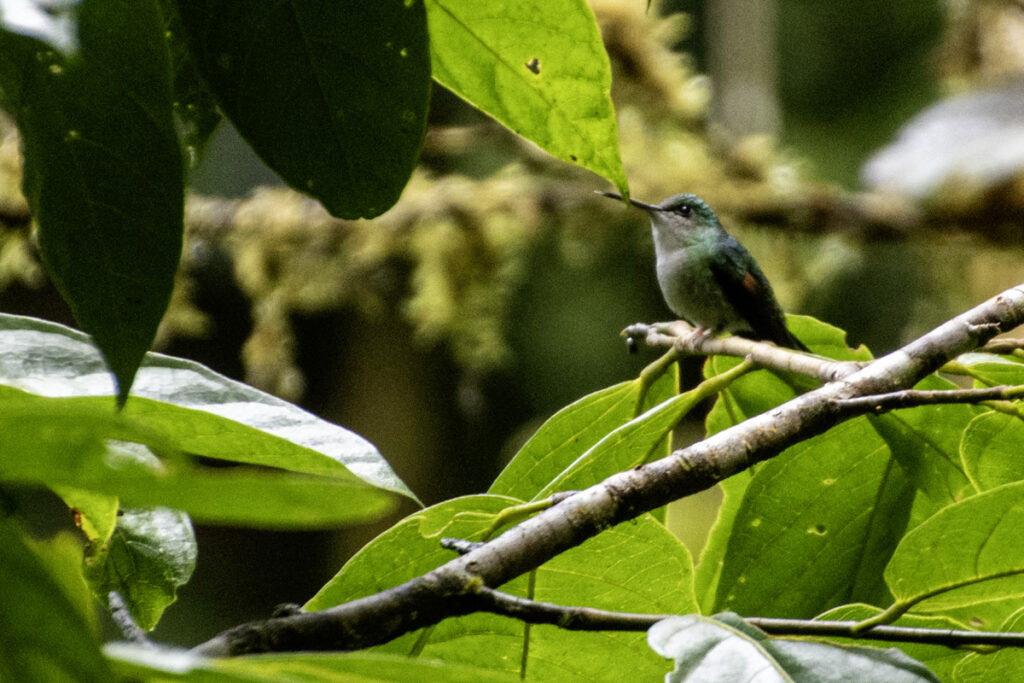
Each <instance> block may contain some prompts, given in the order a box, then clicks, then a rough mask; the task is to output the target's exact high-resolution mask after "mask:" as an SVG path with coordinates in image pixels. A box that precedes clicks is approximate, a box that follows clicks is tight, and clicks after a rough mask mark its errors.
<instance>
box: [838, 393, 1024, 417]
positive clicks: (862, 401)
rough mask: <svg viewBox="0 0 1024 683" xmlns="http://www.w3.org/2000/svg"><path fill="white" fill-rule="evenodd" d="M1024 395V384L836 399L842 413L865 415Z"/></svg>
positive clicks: (997, 399)
mask: <svg viewBox="0 0 1024 683" xmlns="http://www.w3.org/2000/svg"><path fill="white" fill-rule="evenodd" d="M1021 398H1024V387H1011V386H996V387H984V388H981V389H947V390H939V391H915V390H913V389H904V390H902V391H892V392H889V393H887V394H875V395H873V396H858V397H856V398H845V399H835V400H834V401H833V402H832V403H833V405H834V406H835V409H836V410H837V411H839V412H840V413H843V414H846V413H847V412H849V413H850V414H851V415H863V414H865V413H875V414H881V413H887V412H889V411H890V410H897V409H899V408H914V407H917V406H927V405H939V404H947V403H982V402H985V401H1012V400H1016V399H1021Z"/></svg>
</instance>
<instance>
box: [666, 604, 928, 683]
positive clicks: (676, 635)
mask: <svg viewBox="0 0 1024 683" xmlns="http://www.w3.org/2000/svg"><path fill="white" fill-rule="evenodd" d="M648 641H649V642H650V645H651V647H652V648H653V649H654V650H655V651H656V652H657V653H658V654H660V655H661V656H663V657H668V658H669V659H674V660H675V662H676V669H675V671H673V672H672V673H671V674H670V675H669V676H668V677H667V678H666V679H665V680H666V681H671V682H673V683H675V682H677V681H678V682H682V681H754V680H756V681H757V682H758V683H772V682H774V681H778V682H779V683H787V682H792V683H847V682H848V683H873V682H877V683H924V682H926V681H928V682H931V683H938V679H937V678H935V676H934V675H933V674H932V673H931V672H930V671H928V669H927V668H926V667H925V666H924V665H922V664H921V663H920V662H916V661H914V660H913V659H911V658H910V657H908V656H907V655H905V654H903V653H902V652H900V651H899V650H897V649H895V648H890V649H888V650H881V649H876V648H867V647H838V646H833V645H826V644H824V643H817V642H813V641H806V640H789V639H785V638H769V637H768V636H766V635H765V634H764V633H762V632H761V631H759V630H757V629H755V628H753V627H751V626H749V625H746V624H745V623H743V621H742V620H741V619H739V617H737V616H736V615H735V614H731V613H730V614H725V615H718V616H717V617H716V618H714V619H712V618H709V617H699V616H695V615H690V616H685V617H672V618H670V619H665V620H664V621H660V622H658V623H657V624H655V625H654V626H653V627H651V629H650V631H648Z"/></svg>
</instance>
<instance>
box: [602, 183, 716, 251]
mask: <svg viewBox="0 0 1024 683" xmlns="http://www.w3.org/2000/svg"><path fill="white" fill-rule="evenodd" d="M598 194H601V195H604V196H605V197H611V198H612V199H622V197H621V196H620V195H617V194H613V193H611V192H598ZM629 203H630V204H632V205H633V206H635V207H637V208H640V209H643V210H644V211H646V212H647V215H648V216H650V218H651V226H652V227H653V228H654V236H655V241H656V242H658V243H659V244H662V245H663V246H665V247H677V246H684V245H685V243H686V242H688V241H689V240H691V239H694V238H697V237H698V235H699V234H700V233H702V232H703V231H704V230H706V229H712V230H715V231H717V230H721V229H722V224H721V223H720V222H719V221H718V216H716V215H715V212H714V211H712V210H711V207H709V206H708V205H707V204H705V203H704V200H703V199H701V198H700V197H698V196H697V195H695V194H674V195H672V196H671V197H669V198H668V199H665V200H663V201H662V202H661V203H659V204H646V203H644V202H641V201H637V200H635V199H632V198H631V199H630V200H629Z"/></svg>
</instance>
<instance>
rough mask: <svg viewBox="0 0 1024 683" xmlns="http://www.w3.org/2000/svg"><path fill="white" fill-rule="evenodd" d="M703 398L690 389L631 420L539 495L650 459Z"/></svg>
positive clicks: (583, 484)
mask: <svg viewBox="0 0 1024 683" xmlns="http://www.w3.org/2000/svg"><path fill="white" fill-rule="evenodd" d="M703 398H704V396H703V394H700V393H698V392H697V391H696V390H692V391H688V392H686V393H684V394H679V395H678V396H674V397H672V398H670V399H669V400H667V401H665V402H664V403H662V404H661V405H658V406H656V407H654V408H651V409H650V410H648V411H647V412H646V413H644V414H643V415H640V416H639V417H637V418H635V419H633V420H630V421H629V422H627V423H626V424H624V425H623V426H621V427H619V428H618V429H616V430H615V431H613V432H611V433H610V434H608V436H606V437H604V438H603V439H601V440H600V441H598V442H597V443H596V444H595V445H594V446H593V447H592V448H590V449H589V450H587V452H586V453H584V454H583V455H581V456H580V457H579V458H578V459H577V460H576V461H575V462H573V463H572V464H571V465H570V466H569V467H567V468H566V469H565V470H564V471H563V472H562V473H561V474H560V475H558V476H557V477H555V479H554V480H552V481H551V483H550V484H548V485H547V486H545V487H544V488H543V489H541V491H540V493H538V494H537V496H536V497H537V498H545V497H547V496H550V495H551V494H552V493H555V492H556V491H573V490H582V489H585V488H587V487H588V486H593V485H594V484H596V483H598V482H600V481H601V480H603V479H605V478H606V477H608V476H610V475H612V474H614V473H616V472H621V471H622V470H627V469H629V468H631V467H636V466H638V465H640V464H642V463H644V462H647V461H648V460H650V454H651V453H652V452H653V451H654V450H655V449H656V448H657V446H658V444H659V443H661V442H662V440H663V439H664V438H665V437H666V436H668V435H669V434H671V432H672V429H673V428H674V427H675V426H676V425H677V424H679V421H680V420H682V419H683V416H685V415H686V414H687V413H688V412H690V410H692V409H693V407H694V406H695V405H697V404H698V403H699V402H700V401H701V400H702V399H703Z"/></svg>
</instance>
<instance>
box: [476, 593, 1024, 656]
mask: <svg viewBox="0 0 1024 683" xmlns="http://www.w3.org/2000/svg"><path fill="white" fill-rule="evenodd" d="M477 598H478V603H477V604H478V606H479V608H480V610H481V611H486V612H491V613H493V614H500V615H502V616H506V617H511V618H513V619H518V620H520V621H523V622H526V623H530V624H550V625H552V626H557V627H559V628H562V629H565V630H568V631H646V630H647V629H649V628H650V627H651V626H653V625H654V624H656V623H657V622H659V621H661V620H663V619H667V618H669V617H670V616H672V615H669V614H638V613H632V612H613V611H610V610H602V609H594V608H592V607H571V606H565V605H557V604H554V603H550V602H540V601H537V600H529V599H527V598H521V597H518V596H515V595H510V594H508V593H503V592H502V591H497V590H494V589H493V588H487V587H482V588H480V589H479V590H478V591H477ZM744 621H746V622H747V623H748V624H750V625H752V626H756V627H757V628H759V629H761V630H762V631H764V632H765V633H768V634H769V635H774V636H803V637H818V638H856V639H858V640H878V641H886V642H898V643H919V644H927V645H944V646H946V647H953V648H959V647H967V646H978V645H994V646H1001V647H1024V633H1004V632H1001V631H971V630H967V629H948V628H921V627H913V626H876V627H874V628H872V629H869V630H867V631H863V632H857V631H855V630H854V627H855V626H856V625H857V624H858V623H859V622H857V621H828V620H820V621H818V620H812V619H776V618H771V617H745V618H744Z"/></svg>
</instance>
